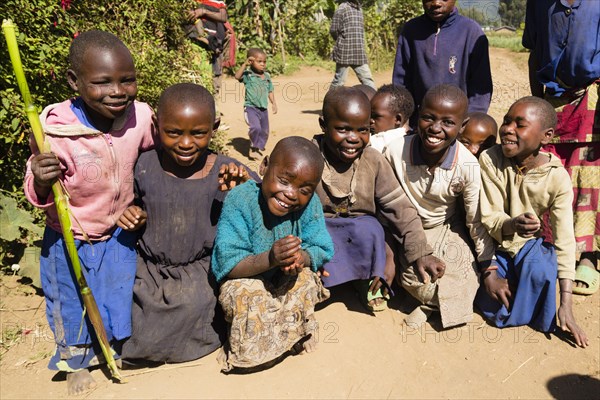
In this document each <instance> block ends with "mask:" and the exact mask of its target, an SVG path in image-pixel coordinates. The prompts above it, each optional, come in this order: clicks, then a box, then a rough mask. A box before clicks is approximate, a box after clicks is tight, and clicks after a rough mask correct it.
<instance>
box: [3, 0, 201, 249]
mask: <svg viewBox="0 0 600 400" xmlns="http://www.w3.org/2000/svg"><path fill="white" fill-rule="evenodd" d="M194 4H195V1H194V0H183V1H171V0H121V1H119V2H116V1H107V0H101V1H81V0H62V1H61V0H3V1H2V2H0V15H1V16H2V17H3V18H10V19H12V20H13V22H14V23H15V25H16V26H17V41H18V43H19V47H20V52H21V58H22V60H23V64H24V69H25V75H26V77H27V80H28V83H29V88H30V91H31V94H32V98H33V101H34V103H35V104H36V105H37V107H38V108H39V111H41V109H42V108H43V107H44V106H46V105H48V104H52V103H57V102H60V101H63V100H65V99H67V98H69V97H71V96H73V95H74V93H73V92H72V91H71V89H70V88H69V86H68V85H67V82H66V78H65V74H66V70H67V56H68V51H69V46H70V44H71V41H72V39H73V37H74V36H75V35H76V34H77V33H78V32H83V31H86V30H89V29H102V30H106V31H109V32H112V33H114V34H116V35H117V36H118V37H120V38H121V40H123V42H124V43H125V44H126V45H127V46H128V47H129V49H130V50H131V53H132V55H133V57H134V60H135V62H136V67H137V70H138V87H139V93H138V99H139V100H140V101H145V102H147V103H149V104H150V105H152V106H155V105H156V103H157V101H158V97H159V95H160V93H161V92H162V90H163V89H164V88H165V87H167V86H169V85H171V84H173V83H177V82H185V81H187V82H196V83H200V84H203V85H204V86H206V87H207V88H209V89H211V90H212V80H211V71H210V66H209V65H208V62H207V60H208V55H207V53H206V52H205V51H204V50H202V49H200V48H199V47H196V46H193V45H192V44H191V43H190V42H189V41H188V40H187V39H186V38H185V35H184V32H183V23H184V22H185V11H186V10H187V9H191V8H192V7H193V6H194ZM0 42H2V43H4V41H3V40H0ZM0 59H2V60H3V61H2V63H0V98H1V99H2V101H1V103H0V168H1V169H2V178H3V179H2V180H1V182H0V190H1V191H2V193H5V194H8V195H9V196H10V197H11V198H12V199H14V200H15V201H16V202H17V204H18V207H19V208H20V209H21V208H22V209H25V210H29V211H30V212H32V213H33V214H32V215H33V216H34V222H38V223H39V222H41V220H42V219H41V213H40V212H38V211H33V208H32V207H31V206H30V205H29V204H28V203H27V202H26V201H25V199H24V195H23V193H22V182H23V177H24V176H23V175H24V168H25V163H26V160H27V158H28V157H29V155H30V150H29V145H28V138H29V134H30V128H29V124H28V122H27V118H26V117H25V114H24V110H23V104H22V100H21V96H20V93H19V92H18V88H17V84H16V80H15V78H14V73H13V70H12V66H11V64H10V62H9V61H8V60H9V56H8V51H7V49H6V46H5V45H4V44H3V45H2V46H0ZM3 212H4V211H3ZM3 228H4V227H3ZM7 246H8V242H7V241H6V240H3V241H0V254H2V252H4V253H6V251H7V250H6V249H7Z"/></svg>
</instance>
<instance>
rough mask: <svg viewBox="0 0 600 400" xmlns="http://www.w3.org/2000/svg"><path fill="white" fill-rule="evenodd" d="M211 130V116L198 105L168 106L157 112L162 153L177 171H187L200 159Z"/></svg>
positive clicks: (212, 120)
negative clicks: (181, 168) (180, 168)
mask: <svg viewBox="0 0 600 400" xmlns="http://www.w3.org/2000/svg"><path fill="white" fill-rule="evenodd" d="M214 128H215V122H214V115H213V114H212V113H211V112H210V110H208V109H207V108H206V107H203V106H202V105H201V104H195V103H193V102H187V103H183V104H181V103H178V102H170V103H167V104H165V105H164V108H163V109H162V110H160V112H159V116H158V131H159V135H160V142H161V146H162V149H163V150H164V151H165V153H166V154H167V155H168V156H169V157H170V158H171V159H172V160H173V161H174V162H175V164H177V165H178V166H180V167H190V166H192V165H194V164H195V163H196V162H197V161H198V160H199V159H200V158H201V157H202V155H203V154H204V153H205V152H206V151H207V149H208V145H209V143H210V139H211V137H212V132H213V129H214Z"/></svg>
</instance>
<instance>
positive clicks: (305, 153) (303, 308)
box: [212, 136, 333, 372]
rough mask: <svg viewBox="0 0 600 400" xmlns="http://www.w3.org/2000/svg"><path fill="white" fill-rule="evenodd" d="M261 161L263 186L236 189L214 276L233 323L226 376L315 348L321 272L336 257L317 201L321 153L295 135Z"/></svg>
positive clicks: (323, 294)
mask: <svg viewBox="0 0 600 400" xmlns="http://www.w3.org/2000/svg"><path fill="white" fill-rule="evenodd" d="M263 163H265V164H266V172H265V175H264V180H263V182H262V183H256V182H254V181H249V182H246V183H244V184H243V185H240V186H238V187H236V188H235V189H233V190H232V191H231V194H230V195H229V196H228V197H227V199H226V200H225V204H224V206H223V212H222V213H221V219H220V220H219V224H218V226H217V238H216V241H215V250H214V257H213V260H212V271H213V273H214V274H215V276H216V279H217V281H218V282H220V283H221V290H220V295H219V303H220V304H221V306H222V307H223V311H224V312H225V320H226V321H227V322H228V323H229V345H228V347H226V348H225V349H224V350H225V357H224V358H225V359H223V360H222V361H223V369H222V370H223V371H224V372H226V371H230V370H231V369H233V368H234V367H237V368H250V367H258V366H261V367H266V366H267V365H270V364H271V362H275V361H277V360H279V359H280V358H281V357H282V356H284V355H285V354H287V353H288V352H289V351H290V350H291V349H292V348H296V347H297V346H296V345H299V344H300V342H303V348H304V349H305V350H306V351H312V350H314V348H315V346H316V337H317V336H316V335H317V333H318V327H319V326H318V323H317V320H316V319H315V315H314V308H315V305H316V304H318V303H320V302H322V301H324V300H326V299H327V298H329V291H328V290H327V289H325V288H324V287H323V285H322V283H321V279H320V278H319V276H318V275H317V274H316V273H315V272H316V271H317V270H318V269H319V268H321V267H322V266H323V264H324V263H325V262H327V261H329V260H330V259H331V257H333V243H332V242H331V238H330V237H329V234H328V233H327V229H326V228H325V221H324V218H323V210H322V206H321V202H320V201H319V198H318V197H317V196H313V194H314V191H315V190H316V188H317V185H318V184H319V181H320V179H321V173H322V172H323V161H322V159H321V155H320V154H319V151H318V150H317V148H316V147H315V146H314V145H313V144H312V143H311V142H310V141H308V140H306V139H304V138H301V137H298V136H291V137H287V138H285V139H282V140H281V141H279V142H278V143H277V145H276V146H275V149H273V153H272V154H271V156H270V157H267V158H265V160H264V161H263Z"/></svg>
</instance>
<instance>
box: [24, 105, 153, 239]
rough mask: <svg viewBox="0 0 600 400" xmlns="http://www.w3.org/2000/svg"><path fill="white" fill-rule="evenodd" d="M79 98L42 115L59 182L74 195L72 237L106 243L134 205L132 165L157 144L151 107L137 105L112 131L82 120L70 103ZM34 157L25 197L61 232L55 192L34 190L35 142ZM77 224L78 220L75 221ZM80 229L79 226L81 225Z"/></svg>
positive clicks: (128, 111) (47, 110)
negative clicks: (40, 193)
mask: <svg viewBox="0 0 600 400" xmlns="http://www.w3.org/2000/svg"><path fill="white" fill-rule="evenodd" d="M75 101H76V99H70V100H66V101H64V102H62V103H59V104H53V105H50V106H48V107H46V108H45V109H44V111H43V112H42V115H41V116H40V118H41V122H42V126H43V128H44V132H45V134H46V140H47V141H48V142H49V143H50V146H51V148H52V152H53V153H54V154H56V156H57V157H58V159H59V160H60V165H61V169H62V171H63V175H62V177H61V178H60V180H61V181H62V183H63V185H64V187H65V189H66V191H67V192H68V193H69V195H70V200H69V207H70V209H71V212H72V214H73V217H74V218H73V220H74V221H73V233H74V235H75V238H76V239H84V234H83V232H85V233H86V234H87V235H88V236H89V238H90V239H93V240H105V239H108V238H109V237H110V235H111V233H112V232H113V230H114V229H115V224H116V222H117V220H118V219H119V217H120V216H121V214H123V211H125V209H126V208H127V207H128V206H129V205H131V204H132V203H133V176H132V174H133V166H134V165H135V162H136V160H137V158H138V155H139V153H140V152H142V151H145V150H149V149H151V148H152V147H153V146H154V133H155V126H154V122H153V115H154V114H153V112H152V109H151V108H150V107H149V106H148V105H147V104H145V103H140V102H135V103H134V104H133V105H132V106H131V107H129V109H128V110H127V112H126V113H125V114H124V115H123V117H122V118H119V119H118V120H115V121H114V123H113V127H112V129H111V130H110V132H108V133H102V132H100V131H98V130H97V129H94V128H90V127H88V126H86V125H84V123H83V122H81V121H80V120H79V119H78V117H77V115H76V114H75V112H74V110H73V108H72V104H73V103H74V102H75ZM30 147H31V150H32V153H33V154H32V156H31V157H30V158H29V160H28V161H27V172H26V174H25V183H24V187H25V196H26V197H27V199H28V200H29V202H30V203H31V204H33V205H34V206H36V207H39V208H42V209H43V210H44V211H45V212H46V224H47V225H48V226H50V227H51V228H52V229H54V230H55V231H57V232H60V231H61V230H60V223H59V221H58V214H57V212H56V207H55V206H54V196H53V194H52V193H50V194H49V195H48V198H47V199H40V198H38V196H37V194H36V193H35V189H34V187H33V181H34V177H33V174H32V172H31V159H32V158H33V157H34V156H35V155H37V154H39V151H38V149H37V146H36V145H35V142H34V140H33V138H31V140H30ZM75 220H76V221H77V222H76V221H75ZM80 225H81V226H80Z"/></svg>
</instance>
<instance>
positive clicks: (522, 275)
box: [475, 238, 558, 332]
mask: <svg viewBox="0 0 600 400" xmlns="http://www.w3.org/2000/svg"><path fill="white" fill-rule="evenodd" d="M496 257H497V260H498V276H500V277H502V278H505V279H507V280H508V285H509V286H510V288H511V292H512V302H511V305H510V309H508V310H507V309H506V307H505V306H504V305H501V304H500V303H498V302H497V301H495V300H494V299H492V298H491V297H490V295H489V294H488V293H487V291H486V290H485V287H484V286H483V284H482V285H481V287H480V288H479V291H478V293H477V297H476V298H475V305H476V306H477V307H478V308H479V309H480V310H481V312H482V313H483V315H484V316H485V317H486V318H487V319H488V320H490V321H491V322H492V323H493V324H494V325H496V326H497V327H498V328H504V327H505V326H521V325H529V326H530V327H532V328H534V329H536V330H538V331H542V332H552V331H554V329H555V328H556V279H557V274H558V272H557V268H558V266H557V260H556V252H555V251H554V247H553V246H552V245H551V244H549V243H544V241H543V238H538V239H531V240H529V241H528V242H527V243H525V246H523V248H521V250H519V252H518V253H517V255H516V256H515V257H514V259H513V258H512V257H511V256H510V255H509V254H507V253H505V252H502V251H498V252H497V253H496ZM513 288H516V290H514V289H513Z"/></svg>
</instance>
